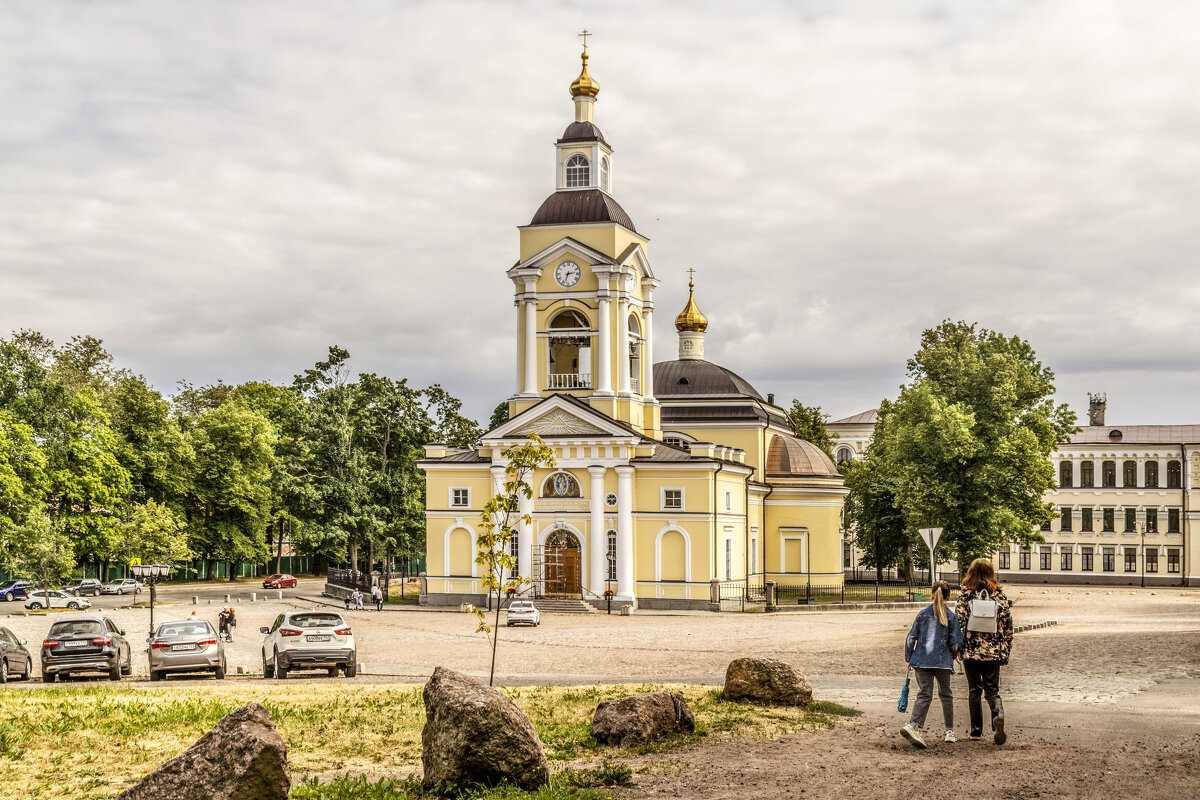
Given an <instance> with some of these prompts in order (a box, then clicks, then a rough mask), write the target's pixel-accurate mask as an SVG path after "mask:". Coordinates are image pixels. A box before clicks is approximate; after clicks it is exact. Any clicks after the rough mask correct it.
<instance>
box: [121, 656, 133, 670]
mask: <svg viewBox="0 0 1200 800" xmlns="http://www.w3.org/2000/svg"><path fill="white" fill-rule="evenodd" d="M130 655H131V657H130V659H129V661H127V662H126V663H125V666H123V667H121V674H122V675H132V674H133V658H132V654H130Z"/></svg>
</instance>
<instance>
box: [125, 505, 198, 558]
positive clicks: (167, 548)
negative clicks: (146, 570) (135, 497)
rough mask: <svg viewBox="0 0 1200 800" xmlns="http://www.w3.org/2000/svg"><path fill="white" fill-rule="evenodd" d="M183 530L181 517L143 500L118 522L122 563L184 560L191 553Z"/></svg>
mask: <svg viewBox="0 0 1200 800" xmlns="http://www.w3.org/2000/svg"><path fill="white" fill-rule="evenodd" d="M186 528H187V523H186V522H185V521H184V520H183V518H182V517H180V516H179V515H178V514H176V513H175V512H174V511H172V510H171V509H170V508H169V507H168V506H166V505H163V504H162V503H158V502H155V501H154V500H147V501H146V502H145V503H138V504H135V505H133V506H132V507H131V508H130V510H129V515H128V519H126V520H125V521H123V522H122V523H121V529H122V532H123V534H124V545H123V547H124V551H125V552H124V553H123V555H124V556H125V560H126V563H128V562H129V561H130V560H132V559H134V558H137V559H140V560H141V562H142V563H143V564H168V563H179V562H180V561H187V560H188V559H190V558H191V557H192V551H191V549H190V548H189V547H188V543H187V530H186Z"/></svg>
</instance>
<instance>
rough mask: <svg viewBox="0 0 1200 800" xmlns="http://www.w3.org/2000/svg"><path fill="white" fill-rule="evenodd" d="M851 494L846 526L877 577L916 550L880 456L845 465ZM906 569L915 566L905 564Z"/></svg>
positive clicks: (865, 561)
mask: <svg viewBox="0 0 1200 800" xmlns="http://www.w3.org/2000/svg"><path fill="white" fill-rule="evenodd" d="M841 468H842V471H843V474H844V475H845V479H846V488H847V489H849V490H850V494H849V495H848V496H847V497H846V502H845V506H844V514H845V526H846V530H848V531H850V533H851V535H852V536H853V539H854V545H855V547H857V548H858V549H859V551H860V552H861V553H862V557H861V559H860V563H862V564H865V565H866V566H870V567H874V568H875V580H877V581H881V580H883V570H884V569H887V568H890V567H894V566H899V565H900V563H901V557H902V556H903V555H904V554H905V553H907V552H911V550H912V542H911V540H912V534H911V532H910V531H909V528H908V524H907V523H906V522H905V520H904V514H902V513H901V512H900V510H899V509H898V508H896V498H895V495H894V493H893V490H892V484H891V481H890V480H889V478H888V474H887V470H886V469H884V468H882V467H881V463H880V459H879V457H878V456H873V455H872V454H870V453H868V455H867V457H866V458H863V459H852V460H850V461H847V462H846V463H845V464H843V465H842V467H841ZM905 569H906V570H909V569H911V565H909V564H907V563H905Z"/></svg>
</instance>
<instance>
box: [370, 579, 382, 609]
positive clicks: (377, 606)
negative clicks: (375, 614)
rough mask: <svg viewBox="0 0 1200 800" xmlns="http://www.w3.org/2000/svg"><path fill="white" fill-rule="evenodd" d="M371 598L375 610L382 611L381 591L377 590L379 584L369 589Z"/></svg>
mask: <svg viewBox="0 0 1200 800" xmlns="http://www.w3.org/2000/svg"><path fill="white" fill-rule="evenodd" d="M371 597H372V598H374V600H375V610H376V611H383V590H382V589H380V588H379V584H375V585H374V586H372V587H371Z"/></svg>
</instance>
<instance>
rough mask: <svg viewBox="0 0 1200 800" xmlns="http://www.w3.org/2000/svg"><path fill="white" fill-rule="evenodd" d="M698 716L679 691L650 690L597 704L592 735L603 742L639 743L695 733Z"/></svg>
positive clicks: (628, 744) (632, 744) (618, 743)
mask: <svg viewBox="0 0 1200 800" xmlns="http://www.w3.org/2000/svg"><path fill="white" fill-rule="evenodd" d="M695 730H696V717H695V715H694V714H692V710H691V709H690V708H688V704H687V700H684V699H683V695H681V694H680V693H679V692H649V693H647V694H635V695H630V696H629V697H618V698H617V699H616V700H605V701H604V702H603V703H601V704H600V705H598V706H596V713H595V715H594V716H593V717H592V736H595V737H596V741H598V742H601V743H602V744H615V745H622V746H636V745H641V744H646V743H647V742H652V741H654V740H655V739H659V738H662V737H664V736H673V735H675V734H678V733H693V732H694V731H695Z"/></svg>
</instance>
